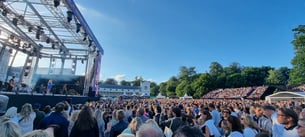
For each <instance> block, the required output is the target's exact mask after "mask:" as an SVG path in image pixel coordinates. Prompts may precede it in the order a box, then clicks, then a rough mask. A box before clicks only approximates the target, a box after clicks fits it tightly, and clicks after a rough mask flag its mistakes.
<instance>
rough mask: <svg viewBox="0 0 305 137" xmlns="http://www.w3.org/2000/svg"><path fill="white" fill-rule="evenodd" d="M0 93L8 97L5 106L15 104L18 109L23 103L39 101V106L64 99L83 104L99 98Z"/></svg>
mask: <svg viewBox="0 0 305 137" xmlns="http://www.w3.org/2000/svg"><path fill="white" fill-rule="evenodd" d="M0 95H6V96H8V97H9V102H8V105H7V108H9V107H12V106H15V107H17V108H18V111H20V109H21V106H22V105H23V104H25V103H30V104H32V105H33V104H34V103H40V104H41V106H42V107H43V106H45V105H51V106H54V105H55V104H56V103H58V102H61V101H65V100H66V99H69V100H71V103H72V104H83V103H85V102H86V101H93V100H95V101H96V100H99V98H98V97H88V96H76V95H61V94H45V95H44V94H40V93H33V94H30V93H18V94H16V93H15V92H3V91H0Z"/></svg>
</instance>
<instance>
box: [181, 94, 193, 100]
mask: <svg viewBox="0 0 305 137" xmlns="http://www.w3.org/2000/svg"><path fill="white" fill-rule="evenodd" d="M180 99H193V97H192V96H188V95H187V94H186V93H185V94H184V96H183V97H180Z"/></svg>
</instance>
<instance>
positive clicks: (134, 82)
mask: <svg viewBox="0 0 305 137" xmlns="http://www.w3.org/2000/svg"><path fill="white" fill-rule="evenodd" d="M142 81H143V78H142V77H141V76H136V77H135V80H134V81H132V86H140V85H141V82H142Z"/></svg>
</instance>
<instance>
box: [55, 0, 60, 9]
mask: <svg viewBox="0 0 305 137" xmlns="http://www.w3.org/2000/svg"><path fill="white" fill-rule="evenodd" d="M59 4H60V0H54V7H55V8H57V7H58V6H59Z"/></svg>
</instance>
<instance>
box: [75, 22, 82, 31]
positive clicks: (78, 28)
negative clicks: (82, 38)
mask: <svg viewBox="0 0 305 137" xmlns="http://www.w3.org/2000/svg"><path fill="white" fill-rule="evenodd" d="M81 26H82V25H81V24H80V23H76V33H78V32H79V31H80V27H81Z"/></svg>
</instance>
